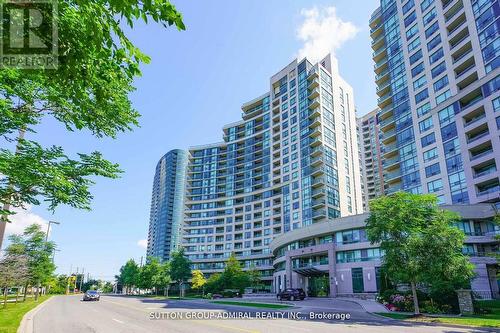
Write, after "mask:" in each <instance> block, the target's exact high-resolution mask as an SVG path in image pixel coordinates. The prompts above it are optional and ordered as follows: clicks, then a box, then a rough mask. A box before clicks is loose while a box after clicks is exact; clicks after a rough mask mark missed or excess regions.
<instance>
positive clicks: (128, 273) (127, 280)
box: [118, 259, 140, 294]
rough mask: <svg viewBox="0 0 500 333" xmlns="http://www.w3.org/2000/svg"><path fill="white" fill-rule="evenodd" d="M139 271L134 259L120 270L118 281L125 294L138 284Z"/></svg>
mask: <svg viewBox="0 0 500 333" xmlns="http://www.w3.org/2000/svg"><path fill="white" fill-rule="evenodd" d="M139 277H140V269H139V266H138V265H137V263H136V262H135V261H134V259H130V260H129V261H127V262H126V263H125V265H123V266H122V267H121V268H120V275H119V278H118V280H119V281H120V282H121V283H122V284H123V287H124V288H125V294H128V293H129V292H130V290H131V288H133V287H135V286H137V285H138V283H139Z"/></svg>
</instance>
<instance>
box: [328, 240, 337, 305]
mask: <svg viewBox="0 0 500 333" xmlns="http://www.w3.org/2000/svg"><path fill="white" fill-rule="evenodd" d="M336 270H337V263H336V256H335V243H333V242H332V243H331V247H329V248H328V279H329V280H330V297H337V271H336Z"/></svg>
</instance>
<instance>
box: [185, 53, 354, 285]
mask: <svg viewBox="0 0 500 333" xmlns="http://www.w3.org/2000/svg"><path fill="white" fill-rule="evenodd" d="M242 111H243V113H242V120H240V121H238V122H236V123H232V124H229V125H226V126H225V127H224V137H223V138H224V141H223V142H220V143H216V144H210V145H205V146H198V147H193V148H191V149H190V150H189V166H188V171H187V176H188V177H187V188H186V215H185V219H184V227H183V234H182V238H183V240H182V245H183V246H184V247H185V250H186V254H187V255H188V256H189V258H190V259H191V260H192V261H193V265H194V267H193V268H195V269H201V270H202V271H204V273H206V274H211V273H214V272H217V271H220V270H222V269H223V268H224V262H225V261H226V260H227V258H228V257H229V256H230V255H231V253H234V254H235V255H236V257H237V258H238V260H240V261H241V262H242V264H243V267H244V268H250V267H256V268H257V269H258V270H259V271H260V273H261V277H262V281H263V283H264V285H265V286H266V289H268V290H272V289H273V288H274V289H275V288H276V284H275V283H272V282H273V271H274V269H275V267H273V265H272V253H271V251H270V249H269V244H270V242H271V240H272V239H273V238H274V237H275V236H277V235H279V234H282V233H286V232H289V231H292V230H295V229H299V228H302V227H305V226H308V225H311V224H313V223H316V222H319V221H323V220H326V219H332V218H336V217H339V216H345V215H351V214H359V213H361V212H362V198H361V184H360V173H359V170H360V168H359V159H358V147H357V141H356V117H355V110H354V101H353V94H352V88H351V87H350V86H349V85H348V84H347V83H346V82H345V81H343V80H342V78H340V76H339V75H338V73H337V72H336V71H335V70H332V66H331V60H330V56H328V57H326V58H325V59H323V60H322V61H321V62H319V63H316V64H312V63H310V62H309V61H307V59H304V60H302V61H301V62H300V63H299V62H298V61H296V60H295V61H293V62H292V63H290V64H289V65H288V66H286V67H285V68H283V69H282V70H281V71H280V72H278V73H277V74H275V75H274V76H272V77H271V80H270V91H269V92H267V93H265V94H264V95H262V96H260V97H258V98H256V99H254V100H252V101H250V102H248V103H245V104H244V105H243V106H242ZM278 269H280V268H278Z"/></svg>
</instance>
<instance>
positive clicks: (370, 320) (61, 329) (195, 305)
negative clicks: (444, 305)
mask: <svg viewBox="0 0 500 333" xmlns="http://www.w3.org/2000/svg"><path fill="white" fill-rule="evenodd" d="M322 301H323V302H328V308H330V307H331V309H328V308H327V307H325V306H324V303H321V302H318V303H316V302H311V301H309V302H305V303H303V304H300V303H297V304H299V307H295V308H292V309H290V310H288V309H287V310H285V311H272V310H271V311H267V310H260V309H258V310H256V309H252V308H248V307H235V306H227V305H220V304H212V303H209V302H207V301H204V300H182V301H175V300H168V301H165V300H158V299H152V298H140V297H123V296H101V301H99V302H83V301H81V297H79V296H56V297H54V298H53V299H51V300H49V301H48V303H47V304H46V305H45V306H43V307H42V308H41V309H40V310H39V311H38V312H37V313H36V315H35V317H34V318H33V327H34V332H35V333H68V332H71V333H81V332H97V333H101V332H103V333H115V332H116V333H121V332H133V333H139V332H169V333H170V332H179V333H205V332H206V333H212V332H227V333H231V332H233V333H242V332H243V333H245V332H246V333H256V332H272V333H280V332H286V333H292V332H300V333H305V332H311V333H313V332H314V333H316V332H369V333H387V332H394V333H396V332H397V333H401V332H419V333H420V332H423V333H426V332H429V333H431V332H432V333H434V332H446V333H452V332H474V333H480V332H493V331H494V330H489V329H466V328H450V327H440V326H433V325H423V324H413V325H410V324H406V323H401V322H397V321H393V320H389V319H384V318H380V317H378V316H373V315H370V314H368V313H366V312H365V311H364V310H363V309H362V308H361V307H360V306H359V305H357V304H354V303H352V302H345V301H339V300H328V301H326V300H322ZM330 301H331V302H330ZM228 311H229V312H235V311H243V312H245V313H246V314H248V315H250V316H252V317H255V316H256V315H257V312H259V313H261V311H265V315H269V316H274V317H275V318H279V319H225V320H214V319H212V320H198V319H186V317H187V315H188V314H191V313H193V312H196V313H205V315H207V313H209V312H211V313H215V314H217V313H218V314H219V315H222V314H223V313H226V312H228ZM311 311H312V312H316V313H322V312H329V313H331V312H342V313H349V314H350V317H351V318H350V319H349V320H344V321H339V320H326V321H325V320H323V321H322V320H309V319H307V320H292V319H282V318H281V316H283V317H285V318H286V317H288V316H290V313H289V312H293V313H297V312H300V313H301V314H302V315H303V316H305V317H306V318H307V316H308V314H309V313H310V312H311ZM175 315H177V316H178V317H180V316H183V317H184V318H183V319H172V317H173V316H175ZM155 316H156V317H158V318H161V319H151V317H155ZM167 317H170V319H166V318H167Z"/></svg>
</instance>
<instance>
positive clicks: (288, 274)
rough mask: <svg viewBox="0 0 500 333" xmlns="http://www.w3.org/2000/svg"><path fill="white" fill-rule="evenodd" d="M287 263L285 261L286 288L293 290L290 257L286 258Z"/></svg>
mask: <svg viewBox="0 0 500 333" xmlns="http://www.w3.org/2000/svg"><path fill="white" fill-rule="evenodd" d="M285 258H286V261H285V274H286V284H285V286H284V287H285V289H286V288H291V286H292V258H291V257H290V256H289V255H286V256H285Z"/></svg>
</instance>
